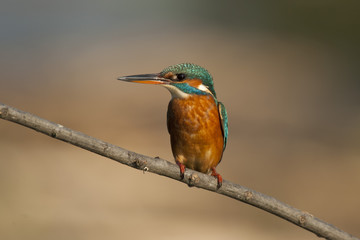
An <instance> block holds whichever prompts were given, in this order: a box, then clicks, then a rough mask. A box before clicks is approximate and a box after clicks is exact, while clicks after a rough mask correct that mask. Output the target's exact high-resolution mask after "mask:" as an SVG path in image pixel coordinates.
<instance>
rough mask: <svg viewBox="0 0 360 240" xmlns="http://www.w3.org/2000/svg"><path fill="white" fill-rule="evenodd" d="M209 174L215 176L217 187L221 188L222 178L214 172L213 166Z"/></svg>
mask: <svg viewBox="0 0 360 240" xmlns="http://www.w3.org/2000/svg"><path fill="white" fill-rule="evenodd" d="M211 176H214V177H216V178H217V188H221V186H222V181H223V180H222V177H221V175H220V174H218V173H217V172H216V170H215V168H214V167H213V168H211Z"/></svg>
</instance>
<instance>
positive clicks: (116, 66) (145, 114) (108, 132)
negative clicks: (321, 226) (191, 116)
mask: <svg viewBox="0 0 360 240" xmlns="http://www.w3.org/2000/svg"><path fill="white" fill-rule="evenodd" d="M359 10H360V8H359V4H358V1H346V2H338V1H313V2H307V1H305V2H299V1H271V2H270V1H260V2H259V1H257V2H252V1H238V2H237V3H232V2H231V1H228V2H227V1H188V0H185V1H176V2H175V1H161V0H156V1H145V0H143V1H130V0H127V1H112V0H105V1H84V0H78V1H56V2H51V1H41V0H30V1H25V0H20V1H7V0H6V1H4V2H3V3H2V7H1V9H0V12H1V14H0V18H1V24H0V30H1V38H0V51H1V56H0V61H1V62H0V74H1V78H0V102H3V103H5V104H8V105H11V106H14V107H17V108H20V109H22V110H24V111H29V112H32V113H34V114H36V115H39V116H41V117H43V118H46V119H49V120H51V121H54V122H57V123H60V124H63V125H65V126H67V127H69V128H72V129H75V130H78V131H82V132H84V133H86V134H88V135H91V136H94V137H97V138H100V139H102V140H105V141H109V142H111V143H113V144H116V145H119V146H121V147H124V148H126V149H129V150H132V151H136V152H138V153H142V154H146V155H149V156H160V157H162V158H165V159H168V160H169V161H173V160H172V154H171V149H170V143H169V136H168V133H167V129H166V110H167V104H168V102H169V100H170V94H169V93H168V92H167V91H166V90H165V89H162V88H161V87H155V86H146V85H136V84H127V83H124V82H119V81H117V80H116V78H117V77H118V76H122V75H129V74H137V73H154V72H159V71H161V70H162V69H163V68H164V67H167V66H169V65H172V64H177V63H181V62H193V63H197V64H199V65H202V66H204V67H206V68H207V69H208V70H209V71H210V72H211V73H212V75H213V77H214V79H215V89H216V91H217V95H218V97H219V99H220V100H221V101H222V102H224V103H225V105H226V107H227V110H228V114H229V141H228V147H227V150H226V152H225V154H224V158H223V161H222V162H221V164H220V165H219V166H218V171H219V172H220V173H221V174H222V175H223V177H224V178H225V179H227V180H230V181H234V182H236V183H239V184H241V185H244V186H247V187H250V188H253V189H254V190H257V191H260V192H263V193H265V194H268V195H271V196H273V197H275V198H277V199H279V200H281V201H283V202H286V203H288V204H290V205H293V206H294V207H296V208H300V209H302V210H305V211H308V212H310V213H311V214H313V215H315V216H317V217H319V218H321V219H323V220H325V221H328V222H330V223H332V224H334V225H335V226H337V227H339V228H342V229H343V230H345V231H348V232H350V233H352V234H354V235H356V236H360V228H359V222H360V217H359V216H360V208H359V202H360V187H359V186H360V175H359V173H360V161H359V160H360V159H359V158H360V148H359V146H360V94H359V91H360V81H359V66H360V64H359V53H360V45H359V42H360V33H359V32H360V30H359V29H360V28H359V27H360V19H359V14H358V13H359ZM0 195H1V197H0V239H52V240H55V239H129V238H131V239H145V238H146V239H184V238H187V239H318V238H317V237H316V236H315V235H313V234H311V233H309V232H307V231H305V230H303V229H300V228H298V227H296V226H294V225H292V224H290V223H288V222H285V221H284V220H282V219H279V218H277V217H275V216H272V215H270V214H268V213H265V212H263V211H260V210H258V209H255V208H253V207H250V206H248V205H245V204H243V203H240V202H236V201H234V200H232V199H227V198H225V197H223V196H218V195H216V194H213V193H209V192H205V191H202V190H199V189H193V188H188V187H187V186H186V185H184V184H180V183H178V182H175V181H171V180H168V179H165V178H162V177H159V176H155V175H153V174H143V173H142V172H139V171H136V170H133V169H130V168H128V167H125V166H122V165H120V164H117V163H115V162H113V161H111V160H109V159H105V158H103V157H100V156H97V155H95V154H92V153H89V152H87V151H84V150H82V149H78V148H76V147H73V146H71V145H68V144H66V143H63V142H59V141H57V140H54V139H51V138H49V137H46V136H43V135H41V134H38V133H36V132H34V131H32V130H28V129H26V128H24V127H21V126H18V125H15V124H13V123H9V122H5V121H2V120H1V121H0Z"/></svg>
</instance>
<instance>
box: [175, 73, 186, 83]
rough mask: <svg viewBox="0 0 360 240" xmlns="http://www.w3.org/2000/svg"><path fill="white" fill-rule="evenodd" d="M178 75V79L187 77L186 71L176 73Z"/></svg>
mask: <svg viewBox="0 0 360 240" xmlns="http://www.w3.org/2000/svg"><path fill="white" fill-rule="evenodd" d="M176 77H177V79H178V80H180V81H181V80H184V79H185V78H186V75H185V74H184V73H178V74H176Z"/></svg>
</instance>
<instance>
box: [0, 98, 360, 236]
mask: <svg viewBox="0 0 360 240" xmlns="http://www.w3.org/2000/svg"><path fill="white" fill-rule="evenodd" d="M0 118H2V119H5V120H8V121H11V122H15V123H18V124H20V125H23V126H25V127H28V128H31V129H34V130H35V131H38V132H41V133H43V134H46V135H48V136H51V137H53V138H56V139H59V140H62V141H64V142H68V143H70V144H72V145H75V146H78V147H81V148H84V149H86V150H89V151H91V152H94V153H97V154H99V155H102V156H104V157H108V158H111V159H113V160H115V161H117V162H119V163H122V164H125V165H128V166H130V167H133V168H136V169H139V170H142V171H148V172H152V173H156V174H158V175H162V176H166V177H168V178H172V179H174V180H177V181H180V182H184V183H186V184H188V185H189V186H195V187H198V188H203V189H206V190H209V191H212V192H216V193H219V194H222V195H225V196H228V197H231V198H234V199H236V200H239V201H242V202H244V203H247V204H250V205H253V206H255V207H257V208H260V209H262V210H265V211H267V212H269V213H272V214H274V215H276V216H279V217H281V218H283V219H285V220H287V221H289V222H292V223H294V224H295V225H297V226H299V227H302V228H304V229H306V230H308V231H310V232H313V233H315V234H316V235H317V236H319V237H324V238H327V239H339V240H340V239H341V240H347V239H352V240H355V239H357V240H359V239H358V238H356V237H354V236H352V235H350V234H348V233H346V232H344V231H342V230H340V229H338V228H336V227H334V226H332V225H330V224H328V223H326V222H324V221H322V220H320V219H318V218H316V217H314V216H313V215H311V214H309V213H307V212H304V211H301V210H299V209H296V208H294V207H291V206H289V205H287V204H285V203H282V202H280V201H278V200H276V199H275V198H273V197H270V196H267V195H264V194H262V193H259V192H256V191H254V190H252V189H249V188H246V187H243V186H240V185H238V184H235V183H232V182H229V181H225V180H224V181H223V185H222V187H221V188H219V189H217V181H216V179H215V178H213V177H211V176H209V175H206V174H203V173H200V172H196V171H193V170H191V169H186V172H185V177H184V179H183V180H181V179H180V174H179V168H178V166H177V165H175V164H173V163H170V162H168V161H166V160H163V159H160V158H152V157H148V156H144V155H141V154H138V153H135V152H131V151H128V150H125V149H123V148H120V147H118V146H115V145H112V144H110V143H107V142H104V141H101V140H99V139H96V138H93V137H90V136H87V135H85V134H83V133H81V132H77V131H74V130H71V129H69V128H66V127H64V126H62V125H60V124H57V123H53V122H50V121H48V120H45V119H42V118H40V117H37V116H35V115H33V114H30V113H27V112H23V111H20V110H18V109H15V108H13V107H10V106H7V105H5V104H1V103H0Z"/></svg>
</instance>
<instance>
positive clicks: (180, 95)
mask: <svg viewBox="0 0 360 240" xmlns="http://www.w3.org/2000/svg"><path fill="white" fill-rule="evenodd" d="M163 86H164V87H165V88H167V89H168V90H169V91H170V93H171V97H172V98H187V97H189V94H187V93H184V92H183V91H181V90H180V89H178V88H177V87H175V86H172V85H163Z"/></svg>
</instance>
